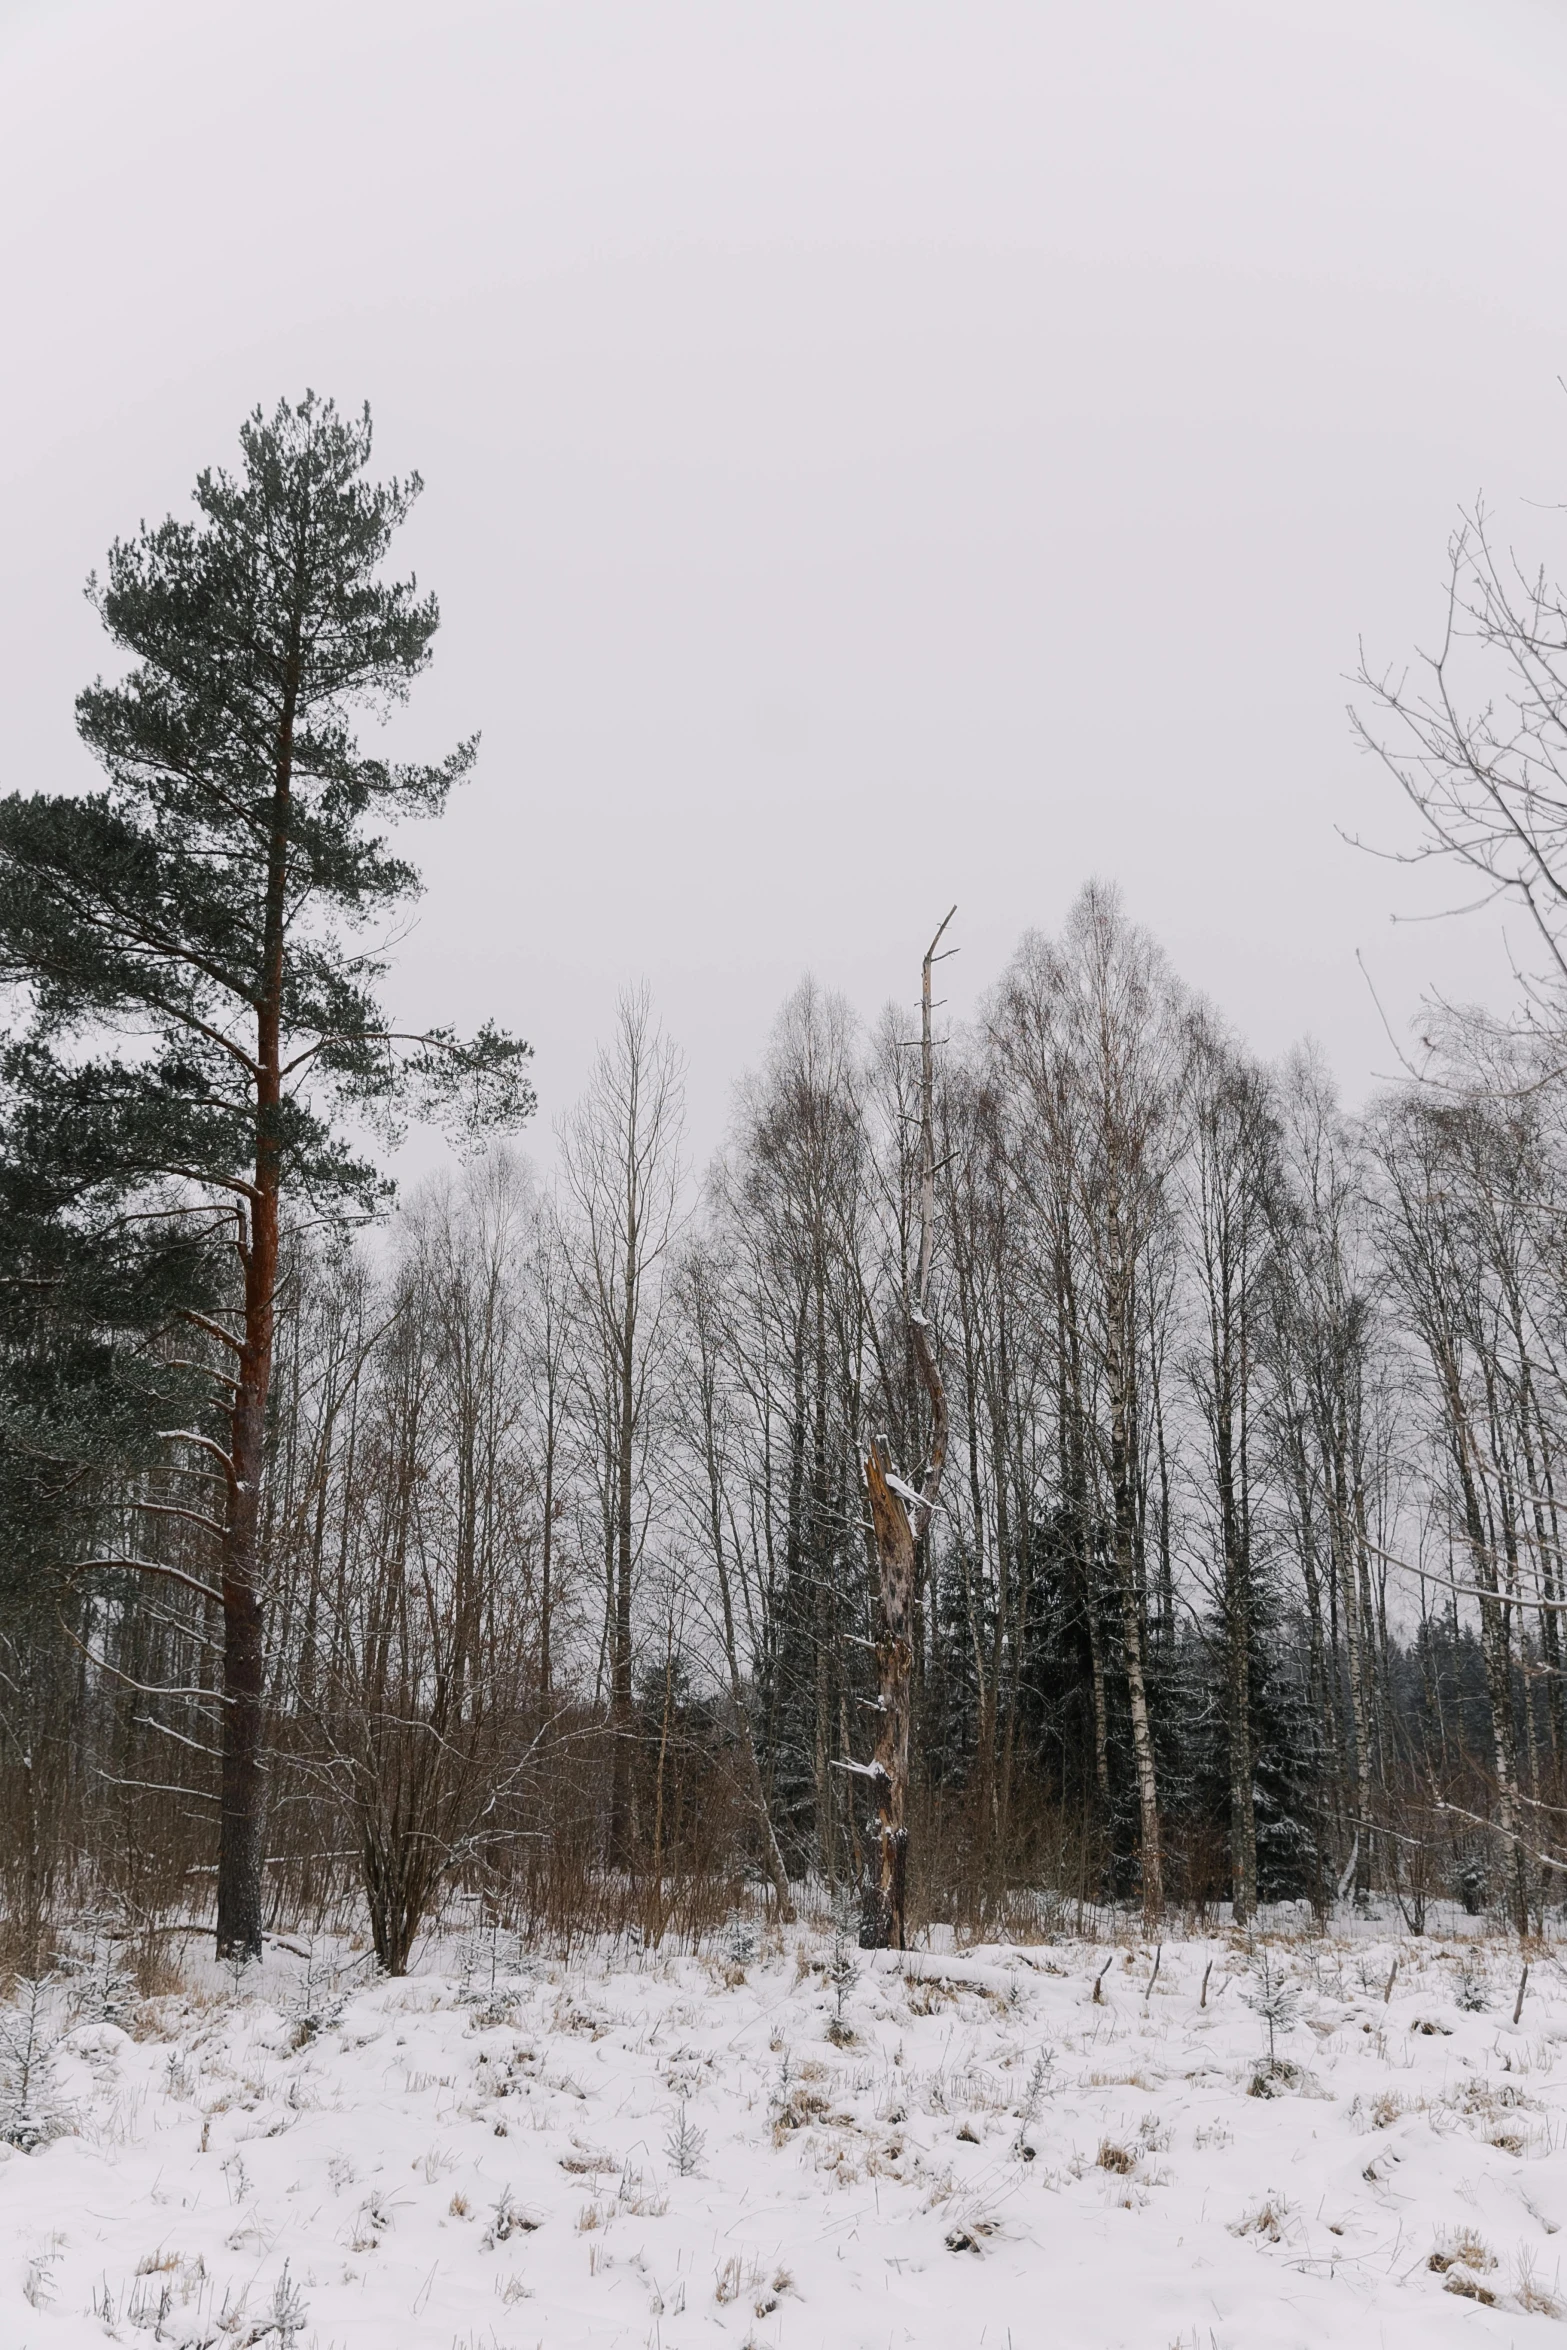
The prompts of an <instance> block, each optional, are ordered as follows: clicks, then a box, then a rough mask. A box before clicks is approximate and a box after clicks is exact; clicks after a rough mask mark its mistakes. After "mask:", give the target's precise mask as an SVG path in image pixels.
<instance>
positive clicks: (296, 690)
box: [0, 393, 532, 1959]
mask: <svg viewBox="0 0 1567 2350" xmlns="http://www.w3.org/2000/svg"><path fill="white" fill-rule="evenodd" d="M240 450H241V459H242V462H241V466H240V469H239V471H238V473H237V474H232V475H231V474H229V473H227V472H224V471H221V470H219V471H207V472H204V473H202V474H201V475H200V476H199V478H198V480H197V483H196V487H195V492H194V503H195V507H196V516H195V519H194V520H190V521H179V520H175V519H173V518H172V517H171V518H170V519H169V520H167V521H165V522H163V523H161V524H159V525H158V526H157V527H156V528H153V529H149V528H148V527H147V526H146V525H143V526H142V527H141V529H140V530H139V531H138V533H137V534H136V536H135V537H134V538H132V539H129V540H125V541H118V542H116V544H115V545H114V547H113V548H112V550H111V552H110V555H109V559H108V568H107V576H106V578H105V579H104V580H102V581H99V580H97V579H94V580H92V581H90V582H89V586H88V594H89V597H90V598H91V600H92V602H93V603H94V605H95V608H96V609H97V611H98V612H99V614H100V616H101V618H102V620H103V623H104V626H105V627H106V629H107V630H108V632H109V635H110V636H111V638H112V639H113V641H114V643H115V645H116V646H117V647H118V648H119V649H120V650H121V652H122V653H124V654H126V655H128V656H129V658H130V662H131V666H130V668H129V671H128V673H127V674H126V675H124V676H123V677H122V678H121V679H119V680H118V681H117V682H114V681H111V682H105V681H104V680H102V679H100V680H99V681H98V682H97V683H95V684H94V685H92V686H90V687H89V688H88V689H87V690H86V691H85V692H84V693H83V694H82V695H81V696H80V697H79V699H78V702H77V725H78V729H79V732H80V734H81V737H82V740H83V741H84V742H85V744H86V745H87V747H88V748H89V750H91V751H92V753H93V754H94V756H95V757H96V758H97V760H98V761H99V763H100V764H101V766H102V767H103V769H104V772H105V775H106V777H107V788H106V789H104V790H101V791H99V792H96V793H92V794H87V795H83V796H80V797H73V796H51V795H43V794H38V795H21V794H17V795H13V796H12V797H10V798H9V799H6V800H5V801H3V802H0V977H3V978H6V979H9V980H11V981H13V982H22V983H24V984H25V986H26V988H27V990H28V993H29V999H30V1010H31V1021H32V1040H33V1042H34V1044H35V1046H36V1047H37V1048H38V1049H39V1055H40V1057H39V1059H38V1060H37V1062H36V1064H35V1075H40V1074H41V1076H42V1078H43V1079H44V1080H45V1081H47V1076H48V1071H49V1070H50V1069H51V1068H53V1069H54V1070H55V1071H56V1072H57V1082H58V1084H59V1086H60V1087H61V1088H63V1089H68V1090H69V1093H70V1096H71V1101H72V1104H73V1108H74V1113H75V1116H76V1118H77V1120H78V1126H79V1130H80V1131H82V1132H84V1133H90V1134H91V1135H92V1136H93V1141H94V1148H95V1149H96V1150H97V1151H98V1153H99V1154H100V1157H101V1159H102V1161H103V1163H104V1164H105V1165H112V1166H113V1167H114V1168H115V1169H116V1170H117V1171H118V1174H119V1176H120V1178H121V1179H122V1180H125V1181H133V1180H134V1181H137V1182H140V1183H142V1184H144V1185H146V1186H147V1187H149V1189H154V1188H157V1187H165V1186H167V1185H169V1184H171V1183H172V1184H174V1185H177V1186H179V1187H181V1191H182V1198H183V1201H184V1202H185V1203H186V1204H188V1203H189V1202H190V1201H191V1200H193V1199H199V1200H204V1201H207V1202H209V1203H213V1204H214V1205H218V1206H221V1208H222V1210H223V1211H224V1215H225V1218H226V1228H227V1232H228V1235H229V1237H230V1238H231V1240H232V1244H233V1249H234V1252H235V1261H236V1265H237V1271H236V1276H235V1281H234V1285H233V1297H232V1302H231V1306H230V1310H227V1311H223V1310H218V1311H215V1312H212V1313H205V1314H199V1313H197V1311H196V1309H194V1308H187V1309H186V1311H187V1312H188V1313H189V1314H190V1315H191V1317H192V1318H193V1319H196V1320H199V1322H200V1324H201V1327H202V1328H203V1330H204V1331H205V1333H206V1337H207V1341H208V1343H209V1344H210V1345H211V1346H212V1347H213V1349H214V1350H215V1353H216V1356H217V1358H218V1359H219V1360H220V1362H221V1365H222V1368H221V1371H220V1373H219V1374H218V1386H219V1393H220V1407H219V1410H218V1413H217V1418H216V1422H215V1432H209V1428H208V1427H188V1428H185V1429H183V1430H180V1431H177V1432H175V1433H174V1435H173V1437H172V1441H173V1444H174V1447H175V1451H176V1455H177V1457H178V1458H180V1459H181V1460H182V1461H183V1463H184V1465H185V1466H186V1467H187V1468H188V1470H189V1471H190V1472H191V1474H192V1476H193V1477H200V1476H203V1475H204V1476H205V1477H206V1478H207V1479H208V1480H209V1481H210V1484H209V1488H208V1490H210V1493H211V1495H212V1497H213V1498H212V1499H210V1500H208V1501H205V1502H204V1503H203V1504H202V1507H201V1510H200V1515H201V1516H202V1517H203V1518H204V1519H205V1520H206V1521H207V1522H208V1524H209V1525H210V1528H211V1532H212V1537H213V1541H214V1552H215V1557H214V1568H215V1581H216V1589H217V1592H218V1595H219V1596H220V1598H221V1605H222V1615H223V1638H224V1656H223V1697H224V1704H223V1709H222V1710H223V1762H222V1827H221V1833H220V1846H219V1856H218V1914H217V1942H218V1950H219V1953H220V1955H223V1956H226V1957H231V1958H235V1959H243V1958H244V1957H246V1956H248V1955H251V1954H254V1953H256V1952H257V1951H259V1949H260V1945H261V1923H262V1903H261V1880H262V1865H263V1850H264V1845H263V1835H264V1823H265V1793H266V1780H265V1747H264V1732H263V1720H262V1699H263V1681H264V1656H265V1608H266V1574H265V1566H264V1561H263V1560H262V1558H261V1556H260V1528H261V1522H262V1520H261V1508H260V1503H261V1487H262V1477H263V1466H264V1461H263V1454H264V1428H265V1416H266V1405H267V1393H268V1387H269V1384H270V1379H271V1371H272V1349H273V1322H274V1305H275V1294H276V1287H277V1278H278V1250H279V1237H280V1229H281V1221H282V1218H283V1216H284V1215H285V1213H286V1212H287V1211H288V1210H289V1209H291V1208H295V1209H298V1210H300V1211H304V1212H308V1213H309V1214H310V1215H311V1216H312V1217H314V1218H323V1217H325V1218H332V1217H342V1216H346V1215H353V1214H356V1213H357V1214H363V1213H365V1212H367V1211H368V1210H370V1209H371V1208H372V1207H373V1205H374V1204H375V1202H376V1200H377V1199H378V1197H379V1196H380V1195H381V1194H382V1192H383V1189H384V1186H383V1185H382V1183H381V1181H380V1179H379V1178H378V1177H377V1174H376V1172H375V1169H374V1168H373V1167H372V1166H371V1165H370V1164H369V1163H368V1162H367V1161H366V1160H365V1158H364V1157H363V1156H362V1155H361V1154H360V1153H359V1152H357V1151H356V1150H355V1149H354V1148H353V1147H352V1145H351V1143H350V1141H349V1139H348V1137H347V1134H346V1131H345V1128H346V1124H347V1122H348V1121H349V1120H350V1119H352V1120H355V1121H357V1122H358V1123H359V1124H361V1125H363V1124H364V1122H365V1121H366V1120H367V1119H374V1118H375V1117H376V1116H377V1115H378V1116H379V1117H380V1118H381V1119H382V1120H383V1121H387V1120H390V1121H392V1122H393V1123H395V1119H396V1116H397V1113H398V1111H399V1108H400V1107H405V1106H407V1105H409V1104H410V1103H412V1105H413V1106H415V1107H417V1108H418V1109H420V1110H421V1111H423V1112H425V1113H426V1114H436V1113H439V1112H440V1111H443V1110H446V1111H454V1112H457V1113H458V1114H460V1115H461V1116H462V1118H463V1119H464V1121H465V1122H466V1124H467V1125H468V1126H469V1127H470V1128H482V1127H483V1126H486V1125H511V1124H516V1123H518V1122H520V1120H521V1119H523V1118H524V1117H526V1115H527V1114H528V1112H529V1110H530V1109H531V1107H532V1092H531V1088H530V1087H529V1085H528V1082H527V1077H526V1062H527V1057H528V1048H527V1046H526V1045H524V1044H522V1043H520V1042H519V1041H517V1040H515V1039H513V1038H511V1037H509V1036H506V1035H504V1034H502V1033H501V1032H500V1031H498V1030H496V1029H495V1028H493V1027H490V1026H486V1027H485V1028H484V1029H482V1030H481V1031H480V1032H479V1034H478V1035H477V1036H476V1037H475V1038H473V1039H472V1040H470V1041H467V1042H463V1041H461V1040H459V1039H458V1038H457V1037H456V1036H455V1035H453V1034H452V1033H451V1032H450V1031H449V1030H445V1029H434V1030H429V1029H427V1030H424V1031H415V1030H407V1029H404V1028H402V1027H401V1026H400V1025H399V1024H398V1023H397V1022H395V1021H394V1020H393V1018H392V1017H391V1016H390V1015H389V1013H388V1012H387V1011H386V1010H385V1009H384V1008H383V1004H382V1000H381V992H380V984H379V983H380V982H381V980H382V979H383V977H384V974H385V969H386V966H385V964H384V962H383V961H381V960H380V959H379V958H378V957H377V955H376V953H375V951H374V949H373V948H371V947H369V946H367V944H366V943H365V941H364V938H363V933H364V931H365V929H366V927H367V926H368V925H369V924H370V923H372V922H374V923H377V924H380V925H384V924H385V923H386V920H387V917H388V916H389V915H390V914H391V913H392V912H393V910H394V909H395V908H396V907H398V906H399V905H400V904H402V903H404V902H406V900H407V899H408V898H409V897H410V896H411V895H413V894H414V892H415V891H416V889H417V886H418V883H417V875H416V874H415V872H414V870H413V868H412V867H411V866H410V865H408V864H407V863H406V862H405V861H404V860H402V859H401V858H399V857H397V856H395V855H394V854H392V852H391V851H390V850H389V848H388V846H387V844H386V841H385V838H384V827H385V826H386V825H387V824H388V823H389V822H392V821H395V820H396V819H397V818H399V817H405V816H434V815H437V814H439V812H440V811H441V809H442V807H443V806H444V804H445V801H446V797H447V794H448V792H449V791H450V789H451V787H452V785H453V784H454V783H455V782H457V781H458V780H459V779H460V778H461V777H462V776H464V775H465V774H466V773H467V771H468V769H469V768H470V766H471V764H472V761H473V757H474V752H475V748H476V746H475V744H474V743H473V742H471V741H470V742H465V743H462V744H460V745H459V746H458V748H457V749H456V750H454V751H453V752H452V753H451V754H450V756H449V757H447V758H446V759H444V760H443V761H441V762H439V763H438V764H436V765H401V764H395V763H391V762H388V761H386V760H384V759H381V758H376V757H373V756H370V755H368V754H367V753H366V752H365V751H363V750H362V749H361V747H360V744H359V741H358V739H357V737H356V734H355V732H354V724H353V721H354V716H355V713H356V712H357V711H360V710H364V709H369V710H370V711H372V712H374V713H376V714H384V713H385V712H386V711H387V709H388V708H389V706H391V705H393V704H396V703H398V702H400V701H401V700H402V699H403V698H404V696H405V695H406V693H407V691H408V687H409V685H410V683H411V681H412V680H413V679H414V678H415V677H416V676H417V675H418V674H419V673H420V671H421V670H422V669H423V668H424V667H425V666H426V664H427V662H428V660H429V657H430V647H431V640H432V638H433V637H434V635H435V631H436V626H437V621H438V614H437V609H436V604H435V600H434V598H433V597H431V596H428V595H426V596H421V595H420V594H419V592H418V589H417V586H416V583H415V582H414V580H412V579H411V578H410V579H406V580H395V581H387V580H383V579H382V578H381V576H380V572H381V566H382V563H383V561H384V559H385V557H386V554H387V551H388V548H389V545H390V542H391V539H392V536H393V534H394V532H395V531H396V529H397V528H398V526H399V524H400V523H401V522H402V521H403V520H404V518H405V516H406V515H407V513H408V511H409V508H410V506H411V504H412V502H413V500H414V498H415V497H416V496H417V495H418V492H419V489H420V486H421V485H420V482H419V480H418V477H417V476H416V475H415V476H410V477H409V478H408V479H406V480H403V481H397V480H392V481H386V482H379V483H377V482H372V481H370V480H368V479H366V478H365V474H366V467H367V465H368V462H369V458H370V451H371V427H370V416H369V411H368V409H366V410H365V411H364V412H363V414H362V415H360V416H359V417H355V418H350V417H345V416H340V415H339V414H338V412H337V410H336V408H335V407H334V405H333V404H332V402H331V401H329V400H322V399H319V398H317V397H316V396H315V395H314V394H313V393H307V394H306V395H305V397H304V399H303V400H301V401H300V402H299V403H298V404H297V405H291V404H289V403H288V402H282V403H280V404H279V406H278V407H277V409H276V410H275V411H274V413H273V414H272V415H271V416H270V417H266V416H264V415H263V413H262V412H261V410H260V409H257V410H256V411H255V412H254V414H253V415H252V416H250V417H249V418H248V420H247V421H246V423H245V425H244V426H243V428H242V429H241V433H240ZM62 1040H68V1044H69V1050H68V1051H65V1050H63V1049H59V1050H55V1051H52V1052H47V1053H46V1052H45V1051H44V1049H43V1048H45V1047H49V1048H61V1047H62ZM160 1196H162V1193H161V1190H160Z"/></svg>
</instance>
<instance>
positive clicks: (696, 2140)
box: [664, 2105, 707, 2179]
mask: <svg viewBox="0 0 1567 2350" xmlns="http://www.w3.org/2000/svg"><path fill="white" fill-rule="evenodd" d="M706 2144H707V2139H706V2137H705V2135H704V2133H703V2132H702V2131H701V2130H698V2129H696V2128H694V2127H693V2126H692V2124H691V2122H690V2121H689V2119H688V2118H687V2115H686V2109H685V2107H684V2105H682V2106H681V2108H680V2118H679V2120H678V2121H677V2122H676V2124H675V2126H674V2128H673V2129H672V2130H671V2131H670V2133H669V2135H668V2137H667V2138H666V2139H665V2140H664V2151H665V2153H666V2154H667V2155H668V2156H669V2159H670V2161H671V2162H672V2163H673V2164H674V2166H675V2176H676V2178H679V2179H694V2178H695V2177H696V2175H697V2172H698V2171H699V2170H700V2168H701V2164H702V2149H703V2148H704V2146H705V2145H706Z"/></svg>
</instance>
